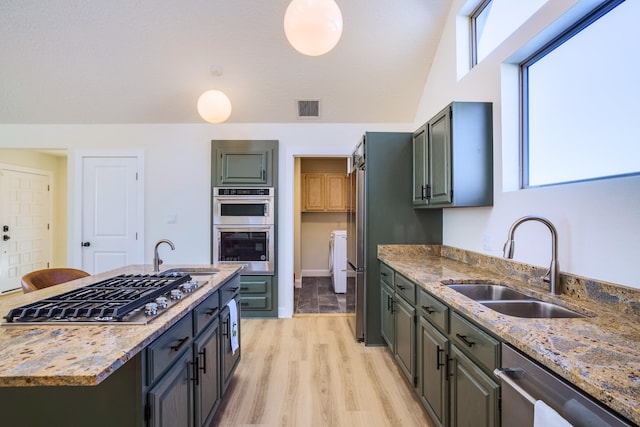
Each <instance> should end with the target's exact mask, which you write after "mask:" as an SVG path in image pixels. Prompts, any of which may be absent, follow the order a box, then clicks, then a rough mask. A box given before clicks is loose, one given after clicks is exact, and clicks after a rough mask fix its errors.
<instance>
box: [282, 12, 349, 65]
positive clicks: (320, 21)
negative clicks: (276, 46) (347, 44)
mask: <svg viewBox="0 0 640 427" xmlns="http://www.w3.org/2000/svg"><path fill="white" fill-rule="evenodd" d="M284 33H285V35H286V36H287V40H289V43H291V45H292V46H293V47H294V49H296V50H297V51H299V52H300V53H303V54H305V55H308V56H318V55H323V54H325V53H327V52H329V51H330V50H331V49H333V48H334V46H335V45H336V44H338V41H339V40H340V36H341V35H342V13H340V8H339V7H338V5H337V4H336V2H335V1H334V0H293V1H292V2H291V3H290V4H289V7H287V11H286V12H285V14H284Z"/></svg>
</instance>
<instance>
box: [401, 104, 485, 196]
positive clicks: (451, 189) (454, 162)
mask: <svg viewBox="0 0 640 427" xmlns="http://www.w3.org/2000/svg"><path fill="white" fill-rule="evenodd" d="M492 121H493V119H492V108H491V103H487V102H453V103H451V104H449V105H448V106H447V107H446V108H445V109H443V110H442V111H440V112H439V113H438V114H436V115H435V116H434V117H433V118H432V119H431V120H429V121H428V122H427V123H426V124H425V125H424V126H422V127H420V128H419V129H418V130H417V131H416V132H415V133H414V136H413V155H414V159H413V167H414V168H413V174H414V180H413V200H412V203H413V205H414V207H435V208H441V207H464V206H466V207H468V206H491V205H492V204H493V123H492Z"/></svg>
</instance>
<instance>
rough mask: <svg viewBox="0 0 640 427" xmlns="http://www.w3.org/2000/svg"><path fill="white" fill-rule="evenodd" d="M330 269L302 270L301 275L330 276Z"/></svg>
mask: <svg viewBox="0 0 640 427" xmlns="http://www.w3.org/2000/svg"><path fill="white" fill-rule="evenodd" d="M330 276H331V273H330V272H329V269H326V270H302V271H301V272H300V277H330Z"/></svg>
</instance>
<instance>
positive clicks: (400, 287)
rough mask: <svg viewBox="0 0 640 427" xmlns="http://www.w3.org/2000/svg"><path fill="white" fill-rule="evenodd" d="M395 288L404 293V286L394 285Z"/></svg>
mask: <svg viewBox="0 0 640 427" xmlns="http://www.w3.org/2000/svg"><path fill="white" fill-rule="evenodd" d="M396 287H397V288H398V289H400V290H401V291H404V290H405V287H404V286H402V285H396Z"/></svg>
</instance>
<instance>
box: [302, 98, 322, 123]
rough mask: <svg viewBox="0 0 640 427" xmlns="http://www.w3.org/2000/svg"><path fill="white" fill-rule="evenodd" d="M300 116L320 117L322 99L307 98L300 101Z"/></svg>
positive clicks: (308, 117)
mask: <svg viewBox="0 0 640 427" xmlns="http://www.w3.org/2000/svg"><path fill="white" fill-rule="evenodd" d="M298 118H299V119H319V118H320V100H317V99H307V100H302V101H300V100H299V101H298Z"/></svg>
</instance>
